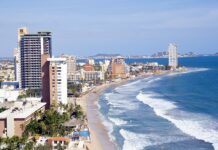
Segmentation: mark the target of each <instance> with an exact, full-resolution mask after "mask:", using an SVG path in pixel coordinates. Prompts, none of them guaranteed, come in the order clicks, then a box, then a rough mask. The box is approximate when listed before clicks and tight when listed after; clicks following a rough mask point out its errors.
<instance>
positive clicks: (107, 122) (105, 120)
mask: <svg viewBox="0 0 218 150" xmlns="http://www.w3.org/2000/svg"><path fill="white" fill-rule="evenodd" d="M99 116H100V119H101V120H102V123H103V125H104V126H105V127H106V129H107V131H108V136H109V138H110V140H111V141H115V137H114V136H113V135H112V132H113V130H114V129H113V124H112V123H111V122H110V121H108V120H107V119H106V118H105V117H104V116H103V115H102V114H101V113H99Z"/></svg>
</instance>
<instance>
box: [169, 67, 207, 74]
mask: <svg viewBox="0 0 218 150" xmlns="http://www.w3.org/2000/svg"><path fill="white" fill-rule="evenodd" d="M208 70H210V69H209V68H188V70H187V71H184V72H174V73H170V74H168V75H167V76H175V75H180V74H187V73H194V72H202V71H208Z"/></svg>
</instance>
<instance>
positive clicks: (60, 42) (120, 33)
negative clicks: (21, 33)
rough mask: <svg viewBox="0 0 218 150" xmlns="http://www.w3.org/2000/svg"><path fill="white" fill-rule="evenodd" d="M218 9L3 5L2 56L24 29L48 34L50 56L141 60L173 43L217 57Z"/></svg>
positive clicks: (125, 2) (197, 4) (185, 4)
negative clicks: (104, 55)
mask: <svg viewBox="0 0 218 150" xmlns="http://www.w3.org/2000/svg"><path fill="white" fill-rule="evenodd" d="M33 6H34V7H33ZM49 6H50V7H49ZM217 6H218V2H217V1H215V0H210V1H207V2H205V1H203V0H200V1H197V0H189V1H188V0H183V1H181V0H180V1H178V0H177V1H173V0H167V1H164V2H163V1H160V0H157V1H155V2H152V1H142V0H139V1H137V2H133V1H129V0H120V1H115V0H112V1H107V2H105V1H104V2H102V1H99V0H94V1H92V2H90V1H87V0H83V1H69V0H67V1H65V3H63V2H59V1H50V0H49V1H46V2H44V1H43V3H42V1H37V2H29V1H27V0H23V1H22V2H20V1H19V2H16V1H15V2H12V1H2V2H1V6H0V8H1V9H0V13H1V15H0V16H1V19H2V20H4V22H2V23H1V24H0V27H1V29H0V33H1V34H2V35H4V36H2V37H1V41H2V43H1V49H0V52H1V56H3V57H4V56H5V57H10V56H13V49H14V48H15V47H17V35H16V34H17V29H18V28H20V27H23V26H26V27H28V28H29V30H31V32H36V31H50V32H52V34H53V45H54V46H53V52H54V53H53V54H54V55H60V54H62V53H65V54H74V55H77V56H91V55H93V54H97V53H107V54H108V53H109V54H110V53H119V54H124V55H135V54H138V55H145V54H153V53H155V52H158V51H166V50H167V45H168V44H169V43H171V42H176V43H177V45H178V50H179V52H181V53H186V52H189V51H193V52H195V53H216V52H217V51H218V45H217V44H216V38H217V34H218V21H217V20H218V11H217ZM8 10H10V11H8Z"/></svg>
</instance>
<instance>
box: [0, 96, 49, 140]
mask: <svg viewBox="0 0 218 150" xmlns="http://www.w3.org/2000/svg"><path fill="white" fill-rule="evenodd" d="M44 110H45V103H42V102H39V101H34V100H31V101H17V102H14V106H13V107H11V108H9V109H8V110H5V111H3V112H2V113H0V137H13V136H19V137H21V136H22V134H23V132H24V130H25V127H26V126H27V125H28V124H29V123H30V121H31V120H33V119H36V113H37V112H43V111H44Z"/></svg>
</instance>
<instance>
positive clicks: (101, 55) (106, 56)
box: [89, 54, 122, 59]
mask: <svg viewBox="0 0 218 150" xmlns="http://www.w3.org/2000/svg"><path fill="white" fill-rule="evenodd" d="M118 56H122V55H120V54H96V55H94V56H90V57H89V58H94V59H104V58H108V59H109V58H113V57H118Z"/></svg>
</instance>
